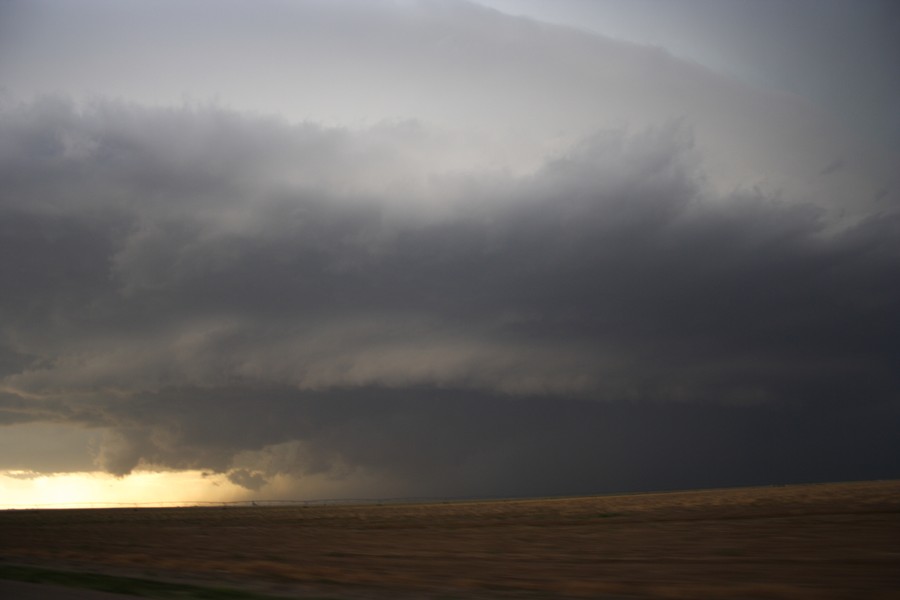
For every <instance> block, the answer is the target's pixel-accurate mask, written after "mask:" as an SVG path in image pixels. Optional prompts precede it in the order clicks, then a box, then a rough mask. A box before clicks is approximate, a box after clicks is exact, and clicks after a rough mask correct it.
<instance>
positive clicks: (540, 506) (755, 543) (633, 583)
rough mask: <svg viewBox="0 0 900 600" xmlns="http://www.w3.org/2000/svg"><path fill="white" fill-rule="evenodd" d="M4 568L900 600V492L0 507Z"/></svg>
mask: <svg viewBox="0 0 900 600" xmlns="http://www.w3.org/2000/svg"><path fill="white" fill-rule="evenodd" d="M0 564H3V565H31V566H39V567H44V568H50V569H56V570H76V571H81V572H90V573H104V574H112V575H127V576H132V577H142V578H151V579H157V580H164V581H182V582H191V583H195V584H201V585H215V586H218V587H227V588H235V589H244V590H252V591H254V592H255V593H265V594H270V595H273V596H285V597H300V598H697V599H713V598H716V599H718V598H747V599H750V598H761V599H762V598H773V599H775V598H785V599H788V598H792V599H793V598H796V599H800V598H803V599H809V600H813V599H816V600H818V599H839V598H840V599H848V600H850V599H854V600H856V599H861V598H868V599H879V598H880V599H888V598H900V481H879V482H859V483H840V484H819V485H797V486H784V487H758V488H734V489H721V490H700V491H689V492H672V493H658V494H638V495H622V496H596V497H577V498H558V499H535V500H504V501H485V502H447V503H431V504H385V505H374V504H366V505H355V506H353V505H341V506H308V507H307V506H302V505H299V506H270V507H197V508H142V509H130V508H128V509H124V508H123V509H94V510H28V511H22V510H16V511H13V510H10V511H3V512H0Z"/></svg>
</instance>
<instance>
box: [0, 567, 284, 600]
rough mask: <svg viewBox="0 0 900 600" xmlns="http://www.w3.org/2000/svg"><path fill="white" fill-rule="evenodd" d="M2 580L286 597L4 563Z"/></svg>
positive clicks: (187, 594)
mask: <svg viewBox="0 0 900 600" xmlns="http://www.w3.org/2000/svg"><path fill="white" fill-rule="evenodd" d="M0 579H10V580H13V581H24V582H28V583H45V584H52V585H61V586H66V587H76V588H86V589H91V590H97V591H101V592H111V593H114V594H126V595H129V596H139V597H143V598H159V599H164V598H180V599H182V600H184V599H188V600H284V599H283V598H278V597H277V596H267V595H263V594H256V593H253V592H244V591H241V590H228V589H219V588H208V587H201V586H196V585H187V584H181V583H167V582H164V581H153V580H151V579H139V578H135V577H116V576H112V575H100V574H97V573H81V572H76V571H52V570H49V569H40V568H37V567H22V566H12V565H0Z"/></svg>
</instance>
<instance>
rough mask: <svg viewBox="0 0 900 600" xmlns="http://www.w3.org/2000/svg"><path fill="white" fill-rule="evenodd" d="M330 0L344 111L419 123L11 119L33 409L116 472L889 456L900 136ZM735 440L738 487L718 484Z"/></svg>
mask: <svg viewBox="0 0 900 600" xmlns="http://www.w3.org/2000/svg"><path fill="white" fill-rule="evenodd" d="M366 5H367V4H366ZM331 6H332V4H331V3H306V4H302V5H301V8H297V9H296V10H299V11H300V12H302V13H303V14H304V15H306V16H309V17H310V18H312V17H315V18H316V19H318V20H317V21H315V22H316V23H318V24H319V25H320V26H321V27H322V28H324V29H322V30H321V31H323V32H324V33H321V32H320V34H319V35H320V37H315V36H310V37H306V38H304V37H303V36H299V38H298V39H300V38H302V43H301V42H296V43H297V44H301V45H302V44H316V43H320V44H321V45H322V47H323V48H331V49H333V46H334V44H335V43H336V42H335V40H347V39H353V42H352V43H351V44H349V46H347V48H345V49H344V50H342V52H344V53H345V54H346V56H344V55H343V54H340V55H337V56H336V57H332V58H333V60H331V61H330V62H328V64H327V66H328V67H329V69H330V70H329V71H328V74H329V75H330V76H329V77H325V76H321V77H320V78H319V79H316V78H315V77H314V76H315V75H316V72H314V70H313V71H310V69H311V68H312V66H315V65H312V66H311V64H312V63H309V60H310V59H309V58H308V57H309V56H311V54H308V53H307V54H304V53H297V56H298V58H297V61H298V62H297V65H296V69H297V72H298V73H304V74H306V75H308V76H309V77H312V79H308V80H306V81H307V83H309V82H310V81H312V82H314V83H317V85H316V86H310V89H311V91H310V92H309V102H308V103H307V104H303V106H307V107H312V108H309V113H310V115H312V117H315V115H316V109H315V107H316V106H317V104H316V102H318V101H321V100H322V99H323V98H325V99H327V98H332V97H333V98H338V99H340V100H341V102H342V103H343V104H341V106H340V107H337V108H336V110H343V109H344V108H346V107H345V106H344V104H347V103H350V104H352V102H351V100H352V98H355V97H356V96H354V95H353V94H348V89H350V88H353V89H354V90H355V92H356V93H358V95H359V94H362V92H363V91H365V89H364V88H365V87H366V85H365V84H366V82H371V81H373V80H377V81H380V82H381V84H382V85H379V86H377V91H378V93H377V94H375V98H374V99H373V106H382V107H383V106H388V107H394V108H397V109H398V110H399V108H403V110H404V111H405V110H407V109H409V110H408V111H407V112H409V113H410V114H407V115H405V117H404V118H403V119H399V120H398V119H387V120H373V121H371V122H372V123H374V124H370V125H364V124H359V123H357V124H355V125H353V126H347V125H341V126H338V125H334V124H331V125H323V124H322V123H321V122H317V121H315V120H309V121H299V120H289V119H288V118H282V117H265V116H260V115H254V114H248V113H244V112H240V111H237V110H228V109H224V108H217V107H209V106H199V107H198V106H182V107H179V108H161V107H151V106H148V105H145V104H141V103H131V102H127V101H110V100H93V101H90V102H79V101H71V100H67V99H64V98H61V97H59V96H49V97H44V98H41V99H38V100H34V101H26V102H22V103H20V104H12V103H9V104H8V105H7V106H5V107H4V108H3V109H2V112H0V183H2V185H0V285H2V289H3V293H2V294H0V316H2V325H0V423H3V424H7V425H15V424H21V423H27V422H31V423H51V424H53V423H55V424H71V425H75V426H83V427H93V428H98V429H101V430H104V431H105V432H106V433H105V436H103V437H101V438H99V440H98V442H97V444H98V445H97V448H96V461H97V464H98V465H99V466H100V467H101V468H103V469H105V470H107V471H109V472H111V473H115V474H117V475H125V474H127V473H129V472H130V471H131V470H132V469H135V468H137V467H141V466H144V467H159V468H174V469H188V468H192V469H193V468H196V469H206V470H210V471H215V472H222V473H230V477H231V480H232V481H233V482H236V483H238V484H239V485H244V486H246V487H248V488H254V489H262V486H265V485H266V483H265V482H266V481H269V480H271V479H272V478H277V477H280V476H288V477H303V476H307V477H310V476H316V477H317V476H324V477H334V478H345V479H348V480H354V481H357V482H365V484H364V483H359V486H360V487H359V488H358V489H359V490H370V491H371V490H375V489H377V490H378V493H382V492H384V493H396V492H397V491H398V490H400V491H407V492H415V493H421V492H423V491H425V492H435V493H437V492H442V493H443V492H448V491H453V490H456V492H457V493H460V494H462V493H485V492H492V493H493V492H495V493H501V494H503V493H547V492H548V491H553V492H554V493H565V492H576V491H582V492H586V491H592V490H596V489H597V485H598V484H597V483H596V482H597V481H602V482H604V483H603V485H605V486H607V489H629V488H637V487H641V486H645V485H649V484H648V483H647V482H649V481H651V480H653V481H655V482H656V483H655V484H653V485H656V486H665V485H669V484H671V485H695V484H697V485H699V484H703V483H709V482H712V483H719V484H721V483H727V482H731V481H734V482H745V481H748V480H753V481H757V480H760V477H762V475H760V473H763V472H765V471H766V469H772V470H773V471H772V472H777V473H782V474H783V476H784V477H786V478H791V477H794V478H796V476H797V474H798V473H801V474H803V475H801V476H802V477H812V478H814V477H815V475H810V473H815V472H819V471H816V469H817V468H818V467H816V465H817V464H819V462H821V461H824V463H825V464H832V465H844V464H845V463H846V469H845V470H844V471H840V470H839V469H838V467H837V466H835V467H834V468H835V469H838V470H837V471H830V472H831V473H832V475H829V477H831V476H834V475H833V474H834V473H845V472H854V473H856V472H860V471H859V469H857V470H856V471H854V469H856V468H857V467H859V466H860V465H861V464H862V465H870V467H866V468H868V469H869V471H866V472H867V473H869V472H870V473H872V474H876V475H877V474H882V473H884V472H885V469H890V468H892V467H891V462H890V461H889V460H887V459H883V460H882V459H879V458H878V457H883V456H886V455H891V453H890V452H888V450H890V449H892V448H893V449H896V442H891V441H890V439H888V437H887V430H886V427H885V425H884V424H885V423H890V422H892V418H893V417H894V416H896V414H897V411H898V406H897V402H896V399H897V390H898V389H900V376H898V374H897V370H896V368H895V367H896V358H897V341H896V340H898V339H900V311H898V310H897V307H898V306H900V284H898V283H896V277H895V274H896V273H897V272H898V270H900V235H898V234H900V220H898V213H897V211H896V206H895V205H894V203H895V202H896V197H897V196H896V193H897V189H896V188H895V187H892V186H895V183H892V181H893V182H896V174H890V173H888V174H887V175H885V170H884V162H885V159H884V157H873V155H872V154H871V153H870V154H866V153H865V152H861V151H859V148H856V147H853V146H852V144H850V145H846V146H845V145H842V144H843V142H844V141H846V140H845V139H844V138H842V137H841V136H840V135H836V134H834V131H833V130H832V129H829V128H827V127H825V128H824V129H823V128H822V121H821V119H820V118H819V117H818V116H816V115H815V114H814V112H813V111H810V110H807V109H806V108H805V107H803V106H800V103H799V102H798V101H797V100H796V99H793V98H780V97H773V96H772V95H769V94H766V93H763V92H753V91H752V90H749V89H748V88H746V87H742V86H740V85H737V84H735V83H734V82H732V81H729V80H727V79H724V78H719V77H717V76H715V75H714V74H712V73H709V72H707V71H705V70H703V69H701V68H699V67H697V66H696V65H687V64H684V63H680V62H679V61H677V60H676V59H674V58H673V57H671V56H669V55H667V54H666V53H665V52H662V51H660V50H658V49H652V48H641V47H636V46H634V45H629V44H622V43H617V42H614V41H612V40H609V39H606V38H601V37H598V36H593V37H592V36H589V35H587V34H584V33H580V32H574V31H571V30H565V29H559V28H552V27H549V26H544V25H539V24H536V23H533V22H528V21H524V20H516V19H509V18H506V17H503V16H501V15H499V13H492V12H490V11H484V10H482V9H477V8H475V7H472V6H470V5H462V4H459V3H417V4H416V7H418V8H417V9H416V10H417V11H418V12H415V11H414V13H405V12H403V11H404V10H405V9H401V8H398V6H399V5H394V4H391V5H390V6H391V8H390V9H389V10H388V9H386V8H381V9H374V8H365V9H363V8H360V7H361V6H363V4H360V5H358V6H357V5H354V6H357V8H356V10H364V11H369V12H372V14H373V15H376V16H378V18H374V17H373V20H371V21H367V23H368V24H369V27H370V33H371V35H369V36H363V37H360V38H358V39H357V38H354V37H352V36H351V37H348V35H347V34H348V32H352V31H356V29H354V27H358V25H359V21H354V20H353V19H349V20H348V19H344V18H342V17H341V18H339V17H340V15H338V14H337V13H334V12H333V11H334V10H335V9H334V8H330V7H331ZM286 7H287V5H285V10H288V9H287V8H286ZM441 7H443V8H441ZM232 8H233V6H232ZM291 10H294V9H291ZM304 11H305V12H304ZM338 12H340V11H338ZM366 14H368V13H366ZM398 15H399V16H398ZM411 15H412V16H411ZM370 16H371V15H370ZM400 16H403V17H404V18H400ZM119 17H122V15H119ZM406 17H409V18H406ZM412 17H415V18H412ZM304 22H307V21H304ZM309 22H312V21H309ZM423 24H424V26H425V29H426V30H428V31H432V32H433V33H434V35H430V36H425V37H423V36H422V34H421V31H422V28H421V27H422V26H423ZM429 28H430V29H429ZM495 34H496V35H495ZM501 34H502V35H501ZM320 38H321V39H320ZM291 39H293V38H291ZM317 40H318V41H317ZM175 42H177V40H175ZM175 42H173V43H175ZM285 44H286V46H285V47H286V48H288V49H293V50H297V48H296V47H295V46H294V45H292V44H294V42H290V43H288V42H287V41H286V42H285ZM304 47H305V46H304ZM411 48H416V52H412V51H411V50H410V49H411ZM472 48H486V49H490V52H489V53H488V55H489V56H490V60H485V61H475V60H473V59H472V54H471V53H472V51H473V50H472ZM401 54H402V57H401V56H400V55H401ZM348 56H364V57H366V60H364V61H362V63H361V64H362V66H360V64H356V63H354V61H352V60H348ZM394 58H396V59H397V60H394ZM401 58H402V60H401ZM526 59H529V60H526ZM436 66H440V67H441V68H440V69H439V70H429V69H433V68H435V67H436ZM363 67H364V68H363ZM462 67H465V69H463V68H462ZM438 71H439V72H438ZM417 74H418V75H417ZM319 75H322V74H321V73H319ZM351 75H354V76H353V77H351ZM356 75H359V77H356ZM363 75H364V76H363ZM419 76H421V77H419ZM329 82H332V83H329ZM333 82H339V83H333ZM353 82H356V83H353ZM393 83H396V85H393ZM401 83H402V85H401ZM318 84H321V85H318ZM438 84H439V85H438ZM354 85H356V86H358V87H357V88H354V87H353V86H354ZM329 86H331V87H329ZM342 86H344V87H346V88H348V89H344V87H342ZM417 86H418V87H417ZM291 89H294V88H291ZM435 90H436V91H435ZM461 90H470V91H466V92H465V93H463V91H461ZM529 90H530V91H531V92H534V91H535V90H539V91H540V93H528V92H529ZM449 91H453V92H454V94H456V95H454V96H453V98H456V99H457V100H458V103H456V104H454V103H453V102H449V101H448V100H447V99H446V98H444V97H443V96H446V95H447V94H448V93H449ZM413 92H415V93H413ZM373 94H374V92H373ZM360 97H361V96H360ZM366 97H368V96H366ZM411 97H415V98H418V99H419V100H420V102H418V103H410V101H409V98H411ZM348 98H349V99H350V100H348ZM486 99H490V100H491V101H490V102H487V101H486ZM392 102H394V103H392ZM413 105H416V106H415V107H413V108H417V109H418V112H417V111H416V110H413V108H410V107H411V106H413ZM342 107H343V108H342ZM398 107H399V108H398ZM320 108H321V107H320ZM383 113H384V115H383V116H391V117H394V116H396V114H394V113H390V111H386V110H385V111H383ZM312 117H311V118H312ZM406 117H408V118H406ZM560 132H561V133H560ZM817 140H818V141H817ZM822 140H824V141H822ZM813 142H815V143H813ZM819 142H821V143H819ZM867 156H868V157H869V158H870V159H871V163H869V162H867V158H866V157H867ZM834 165H839V168H838V167H835V166H834ZM892 177H893V179H892ZM842 211H843V212H842ZM841 424H844V425H847V426H848V427H850V430H851V433H849V434H847V435H846V436H845V437H844V438H842V439H844V441H843V442H841V443H835V444H834V445H830V444H831V443H832V442H834V439H835V437H836V436H837V435H838V433H837V432H839V431H840V429H841ZM685 439H690V440H692V441H691V443H690V444H683V443H681V441H680V440H685ZM891 439H893V438H891ZM854 444H860V445H863V446H865V448H867V450H866V451H864V452H863V451H858V452H856V453H851V454H852V457H851V458H847V459H846V460H845V459H844V458H842V456H844V454H846V452H844V450H846V449H847V448H849V447H851V446H853V445H854ZM892 444H893V445H892ZM785 454H788V455H793V456H794V460H793V462H791V460H787V461H785V460H783V458H779V457H783V456H784V455H785ZM893 455H896V453H894V454H893ZM663 456H664V457H666V458H665V460H663V459H662V458H661V457H663ZM717 457H729V459H728V460H732V461H733V467H732V469H733V478H732V479H728V481H725V480H724V479H721V477H720V479H718V480H714V479H715V478H714V477H712V476H711V475H708V474H709V473H720V474H721V473H722V472H723V471H722V469H719V468H718V467H717V466H716V464H715V463H716V460H719V459H718V458H717ZM754 457H755V458H754ZM722 460H725V459H724V458H723V459H722ZM817 461H819V462H817ZM842 461H843V462H842ZM853 461H856V462H853ZM879 461H880V462H879ZM851 463H852V464H851ZM679 465H680V466H679ZM871 465H874V466H871ZM720 466H721V465H720ZM17 468H19V467H18V466H17ZM841 468H844V467H841ZM779 469H780V470H779ZM792 469H793V470H792ZM863 470H865V469H863ZM587 472H590V473H597V474H598V475H596V478H599V479H596V478H592V477H585V476H584V473H587ZM823 472H824V471H823ZM838 476H840V475H838ZM354 478H355V479H354ZM373 481H378V482H381V483H380V484H373V483H372V482H373ZM592 482H593V483H592ZM660 482H662V483H660ZM666 482H670V483H666ZM678 482H681V483H680V484H679V483H678ZM366 486H374V487H366ZM348 489H350V488H348ZM353 489H357V488H353ZM373 493H374V492H373Z"/></svg>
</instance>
